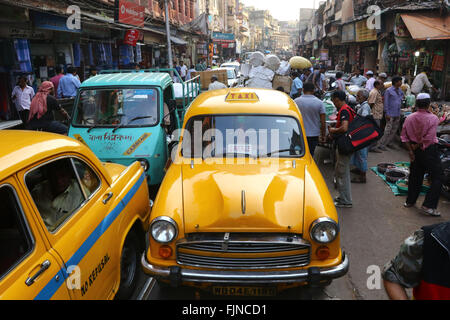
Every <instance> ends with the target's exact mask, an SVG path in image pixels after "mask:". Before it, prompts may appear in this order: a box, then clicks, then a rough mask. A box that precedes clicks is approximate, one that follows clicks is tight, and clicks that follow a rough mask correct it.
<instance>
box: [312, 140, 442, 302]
mask: <svg viewBox="0 0 450 320" xmlns="http://www.w3.org/2000/svg"><path fill="white" fill-rule="evenodd" d="M327 157H328V150H326V149H323V148H318V149H317V155H316V163H317V164H318V166H319V168H320V170H321V172H322V175H323V176H324V178H325V181H326V183H327V185H328V188H329V190H330V192H331V194H332V196H335V195H336V194H337V192H336V190H335V189H334V185H333V181H332V177H333V172H334V170H333V166H332V165H331V164H325V165H324V164H323V160H324V159H326V158H327ZM368 161H369V167H374V166H376V165H377V164H378V163H381V162H399V161H409V157H408V154H407V152H406V151H405V150H403V149H399V150H391V149H389V151H386V152H383V153H369V158H368ZM352 195H353V208H352V209H338V214H339V219H340V226H341V241H342V247H343V248H344V250H345V251H346V252H347V253H348V255H349V258H350V271H349V273H348V275H347V276H346V277H344V278H343V279H345V280H346V283H345V284H343V283H342V281H337V282H336V284H335V283H333V284H332V285H331V286H330V287H329V288H328V289H327V292H328V293H329V294H330V295H332V296H336V297H338V298H341V299H348V296H349V293H348V292H342V291H341V289H345V288H346V287H348V286H350V287H352V289H353V293H354V298H355V299H375V300H380V299H387V296H386V294H385V292H384V289H383V285H382V282H381V288H380V289H375V290H370V289H368V287H367V281H368V278H369V277H370V276H371V275H372V273H368V268H369V267H370V266H377V267H378V268H379V270H380V271H381V270H382V269H383V266H384V265H385V264H386V263H387V262H388V261H389V260H391V259H392V258H393V257H394V256H395V255H396V254H397V252H398V250H399V248H400V245H401V243H402V242H403V241H404V239H406V238H407V237H409V236H410V235H411V234H412V233H413V232H414V231H415V230H417V229H419V228H421V227H422V226H425V225H431V224H435V223H439V222H444V221H448V220H450V202H449V201H447V200H445V199H444V198H443V197H441V200H440V202H439V208H438V209H439V211H440V212H441V214H442V216H441V217H439V218H436V217H429V216H425V215H423V214H421V213H420V211H419V209H418V208H420V205H421V204H422V201H423V197H420V198H419V200H418V202H417V208H410V209H407V208H404V207H403V203H404V202H405V200H406V197H404V196H394V194H393V192H392V191H391V189H390V188H389V186H388V185H387V184H386V183H385V182H384V181H383V180H382V179H381V178H380V177H378V176H377V175H376V174H375V173H374V172H372V171H370V170H369V171H368V172H367V183H366V184H352Z"/></svg>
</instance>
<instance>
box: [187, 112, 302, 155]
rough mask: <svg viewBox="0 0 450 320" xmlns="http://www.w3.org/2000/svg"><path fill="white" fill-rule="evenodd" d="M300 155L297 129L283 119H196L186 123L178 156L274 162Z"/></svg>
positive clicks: (229, 116) (240, 117) (219, 117)
mask: <svg viewBox="0 0 450 320" xmlns="http://www.w3.org/2000/svg"><path fill="white" fill-rule="evenodd" d="M303 153H304V147H303V138H302V134H301V130H300V125H299V123H298V121H297V120H296V119H294V118H292V117H287V116H275V115H274V116H272V115H270V116H260V115H218V116H198V117H193V118H192V119H190V120H189V121H188V123H187V125H186V131H185V133H184V136H183V149H182V154H183V156H184V157H187V158H190V157H194V158H199V157H203V158H210V157H216V158H223V157H233V156H237V157H239V156H250V157H276V158H278V157H298V156H302V155H303Z"/></svg>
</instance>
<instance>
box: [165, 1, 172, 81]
mask: <svg viewBox="0 0 450 320" xmlns="http://www.w3.org/2000/svg"><path fill="white" fill-rule="evenodd" d="M164 6H165V10H166V33H167V50H168V58H169V68H170V69H173V60H172V43H171V40H170V17H169V0H164ZM170 74H171V75H172V76H173V74H172V72H170Z"/></svg>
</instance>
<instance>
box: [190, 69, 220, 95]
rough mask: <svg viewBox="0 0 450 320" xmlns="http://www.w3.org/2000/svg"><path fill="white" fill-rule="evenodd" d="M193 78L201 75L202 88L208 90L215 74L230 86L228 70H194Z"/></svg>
mask: <svg viewBox="0 0 450 320" xmlns="http://www.w3.org/2000/svg"><path fill="white" fill-rule="evenodd" d="M191 75H192V78H194V77H196V76H198V75H200V84H201V86H202V90H208V87H209V84H210V83H211V77H212V76H213V75H215V76H217V79H218V81H219V82H222V83H223V84H224V85H226V86H227V87H228V76H227V70H208V71H197V72H192V74H191Z"/></svg>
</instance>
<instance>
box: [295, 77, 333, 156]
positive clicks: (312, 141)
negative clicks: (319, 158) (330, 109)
mask: <svg viewBox="0 0 450 320" xmlns="http://www.w3.org/2000/svg"><path fill="white" fill-rule="evenodd" d="M295 103H296V104H297V106H298V109H299V110H300V113H301V114H302V117H303V123H304V126H305V132H306V138H307V140H308V146H309V151H310V153H311V155H312V156H314V151H315V149H316V147H317V145H318V144H319V142H324V141H325V131H326V126H325V115H326V111H325V107H324V105H323V102H322V100H320V99H318V98H317V97H316V96H314V84H313V83H312V82H306V83H305V84H304V86H303V95H302V96H301V97H299V98H297V99H295Z"/></svg>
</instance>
